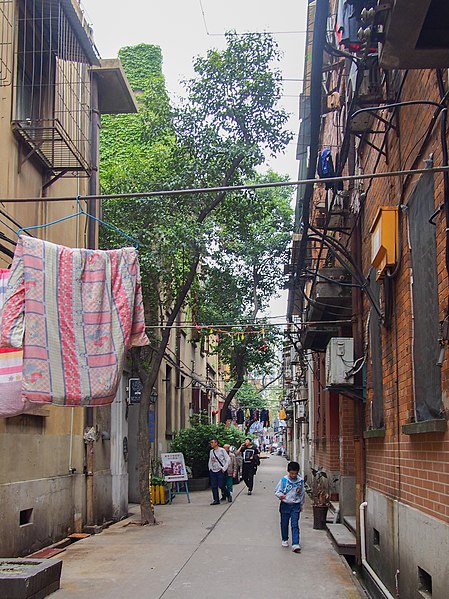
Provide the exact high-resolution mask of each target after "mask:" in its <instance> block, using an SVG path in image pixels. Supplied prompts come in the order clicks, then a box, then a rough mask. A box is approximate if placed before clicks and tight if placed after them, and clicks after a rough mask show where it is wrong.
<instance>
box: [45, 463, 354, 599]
mask: <svg viewBox="0 0 449 599" xmlns="http://www.w3.org/2000/svg"><path fill="white" fill-rule="evenodd" d="M286 464H287V462H286V460H285V459H284V458H282V457H276V456H272V457H270V458H268V459H267V460H264V461H263V463H262V465H261V467H260V468H259V471H258V474H257V477H256V485H255V489H254V493H253V495H252V496H250V497H249V496H248V495H247V494H246V488H245V487H244V485H243V483H240V484H239V485H238V486H236V487H235V497H234V502H233V503H231V504H228V503H226V504H221V505H220V506H210V505H209V503H210V500H211V495H210V491H204V492H199V493H192V494H191V504H188V502H187V497H186V496H185V495H178V496H177V497H175V499H174V502H173V504H172V505H169V504H167V505H164V506H156V516H157V519H158V521H159V522H160V524H159V525H158V526H156V527H144V528H141V527H139V526H136V525H133V524H131V523H130V522H132V521H133V517H131V518H129V519H127V520H124V521H122V522H119V523H118V524H115V525H113V526H111V527H110V528H109V529H107V530H105V531H104V532H103V533H102V534H100V535H97V536H92V537H89V538H87V539H85V540H82V541H79V542H77V543H75V544H74V545H72V546H70V547H68V548H67V550H66V551H65V552H64V553H62V554H61V555H60V556H58V557H62V559H63V570H62V580H61V589H60V590H59V591H57V592H56V593H55V594H54V597H55V599H70V598H72V597H73V598H79V597H83V596H90V597H95V599H103V598H106V597H107V598H108V599H127V598H128V597H130V598H131V597H133V598H136V599H146V598H149V597H151V598H156V597H157V598H160V599H162V598H164V599H167V598H169V597H173V598H174V599H177V598H181V597H195V599H202V598H206V597H207V598H210V597H211V596H216V597H221V598H223V599H228V598H231V597H239V598H240V599H247V598H248V599H249V598H254V597H258V599H265V598H267V599H268V598H270V599H271V598H272V597H273V596H276V597H284V598H286V599H289V598H293V597H304V598H305V597H307V599H321V598H323V597H332V598H335V599H337V598H341V599H343V598H344V599H358V598H359V597H363V596H364V595H363V594H362V591H361V590H360V589H359V588H358V585H357V583H356V581H355V580H354V577H353V576H352V574H351V570H350V568H349V567H348V565H347V564H346V563H345V562H344V560H343V559H342V558H341V557H340V556H339V555H338V554H337V553H336V552H335V550H334V549H333V547H332V545H331V542H330V540H329V539H328V537H327V534H326V532H325V531H319V530H313V529H312V516H311V508H310V503H309V502H308V501H306V508H305V511H304V512H303V514H302V516H301V544H302V547H303V549H302V553H301V554H295V553H293V552H292V551H291V549H290V548H289V549H287V548H284V547H281V540H280V536H279V522H278V520H279V514H278V502H277V499H276V498H275V497H274V495H273V489H274V487H275V485H276V483H277V481H278V479H279V478H280V477H281V476H282V475H283V474H284V471H285V467H286ZM133 512H134V514H136V513H137V506H134V509H133ZM134 519H135V518H134Z"/></svg>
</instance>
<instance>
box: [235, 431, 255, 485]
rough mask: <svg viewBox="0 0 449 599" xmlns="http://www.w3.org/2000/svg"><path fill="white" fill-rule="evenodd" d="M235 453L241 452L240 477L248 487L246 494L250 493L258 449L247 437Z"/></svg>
mask: <svg viewBox="0 0 449 599" xmlns="http://www.w3.org/2000/svg"><path fill="white" fill-rule="evenodd" d="M235 453H236V455H238V454H239V453H241V454H242V458H243V462H242V477H243V480H244V481H245V485H246V486H247V487H248V495H251V493H252V492H253V486H254V475H255V474H256V471H257V466H259V464H260V458H259V450H258V449H257V447H256V446H255V445H254V444H253V442H252V440H251V439H250V438H249V437H247V438H246V439H245V441H244V442H243V443H242V444H241V445H240V447H239V448H238V449H237V451H236V452H235Z"/></svg>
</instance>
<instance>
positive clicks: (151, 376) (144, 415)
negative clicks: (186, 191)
mask: <svg viewBox="0 0 449 599" xmlns="http://www.w3.org/2000/svg"><path fill="white" fill-rule="evenodd" d="M242 160H243V156H240V157H237V158H235V159H234V160H233V162H232V164H231V166H230V167H229V169H228V171H227V173H226V175H225V177H224V179H223V181H222V186H223V187H226V186H227V185H229V183H230V181H231V179H232V177H233V176H234V174H235V172H236V170H237V168H238V166H239V165H240V163H241V161H242ZM225 195H226V193H225V192H220V193H218V194H217V195H216V196H215V198H214V200H213V201H212V202H211V203H210V205H209V206H207V207H206V208H204V209H203V210H202V211H201V212H200V214H199V215H198V218H197V223H198V224H201V223H203V222H204V221H205V219H206V218H207V217H208V216H209V214H210V213H211V212H213V211H214V210H215V208H217V207H218V206H219V205H220V204H221V202H222V201H223V200H224V198H225ZM200 257H201V254H200V249H199V248H198V249H197V251H196V252H195V254H194V256H193V259H192V263H191V265H190V268H189V272H188V273H187V275H186V278H185V281H184V284H183V286H182V287H181V289H180V291H179V293H178V295H177V296H176V300H175V303H174V305H173V308H172V310H171V312H170V314H169V316H168V318H167V322H166V323H165V325H164V326H162V327H161V330H162V338H161V342H160V344H159V347H158V348H156V350H155V351H154V353H153V356H152V360H151V367H150V372H149V373H148V374H146V373H145V371H144V368H143V367H142V366H141V365H139V372H140V375H139V376H140V378H141V380H142V382H143V389H142V395H141V399H140V409H139V451H138V453H139V491H140V518H141V524H142V525H144V524H156V518H155V516H154V508H153V505H152V503H151V496H150V438H149V435H148V415H149V410H150V395H151V392H152V390H153V387H155V385H156V382H157V377H158V373H159V369H160V367H161V364H162V360H163V359H164V355H165V350H166V349H167V345H168V342H169V340H170V333H171V327H172V325H173V324H174V322H175V320H176V318H177V316H178V314H179V312H180V310H181V308H182V306H183V304H184V301H185V299H186V297H187V294H188V293H189V290H190V288H191V286H192V283H193V281H194V279H195V274H196V270H197V268H198V264H199V261H200ZM242 382H243V379H242ZM240 384H241V383H240ZM231 399H232V398H231ZM229 401H230V400H229Z"/></svg>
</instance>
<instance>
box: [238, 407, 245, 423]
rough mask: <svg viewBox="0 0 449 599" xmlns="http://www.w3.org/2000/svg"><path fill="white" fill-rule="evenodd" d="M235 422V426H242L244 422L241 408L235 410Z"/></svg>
mask: <svg viewBox="0 0 449 599" xmlns="http://www.w3.org/2000/svg"><path fill="white" fill-rule="evenodd" d="M236 420H237V424H243V423H244V422H245V413H244V411H243V410H242V408H239V409H238V410H237V415H236Z"/></svg>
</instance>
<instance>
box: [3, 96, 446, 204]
mask: <svg viewBox="0 0 449 599" xmlns="http://www.w3.org/2000/svg"><path fill="white" fill-rule="evenodd" d="M387 108H388V104H386V105H385V109H387ZM445 171H449V166H434V167H432V168H417V169H404V170H398V171H386V172H383V173H366V174H360V175H343V176H339V177H327V178H326V179H319V178H313V179H298V180H296V181H273V182H271V183H252V184H247V185H228V186H220V187H196V188H192V189H168V190H159V191H145V192H130V193H115V194H114V193H112V194H97V195H78V196H72V197H67V196H63V197H61V196H59V197H46V198H42V197H34V198H0V202H1V203H4V204H26V203H30V202H42V201H45V202H73V201H76V199H77V198H78V199H79V200H91V201H101V200H113V199H127V198H136V199H138V198H143V199H145V198H154V197H161V196H183V195H190V194H198V193H211V192H212V193H215V192H222V191H229V192H232V191H246V190H251V189H270V188H274V187H297V186H298V185H307V184H308V183H329V182H334V183H338V182H343V181H363V180H365V179H383V178H387V177H402V176H403V175H420V174H424V173H441V172H445Z"/></svg>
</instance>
